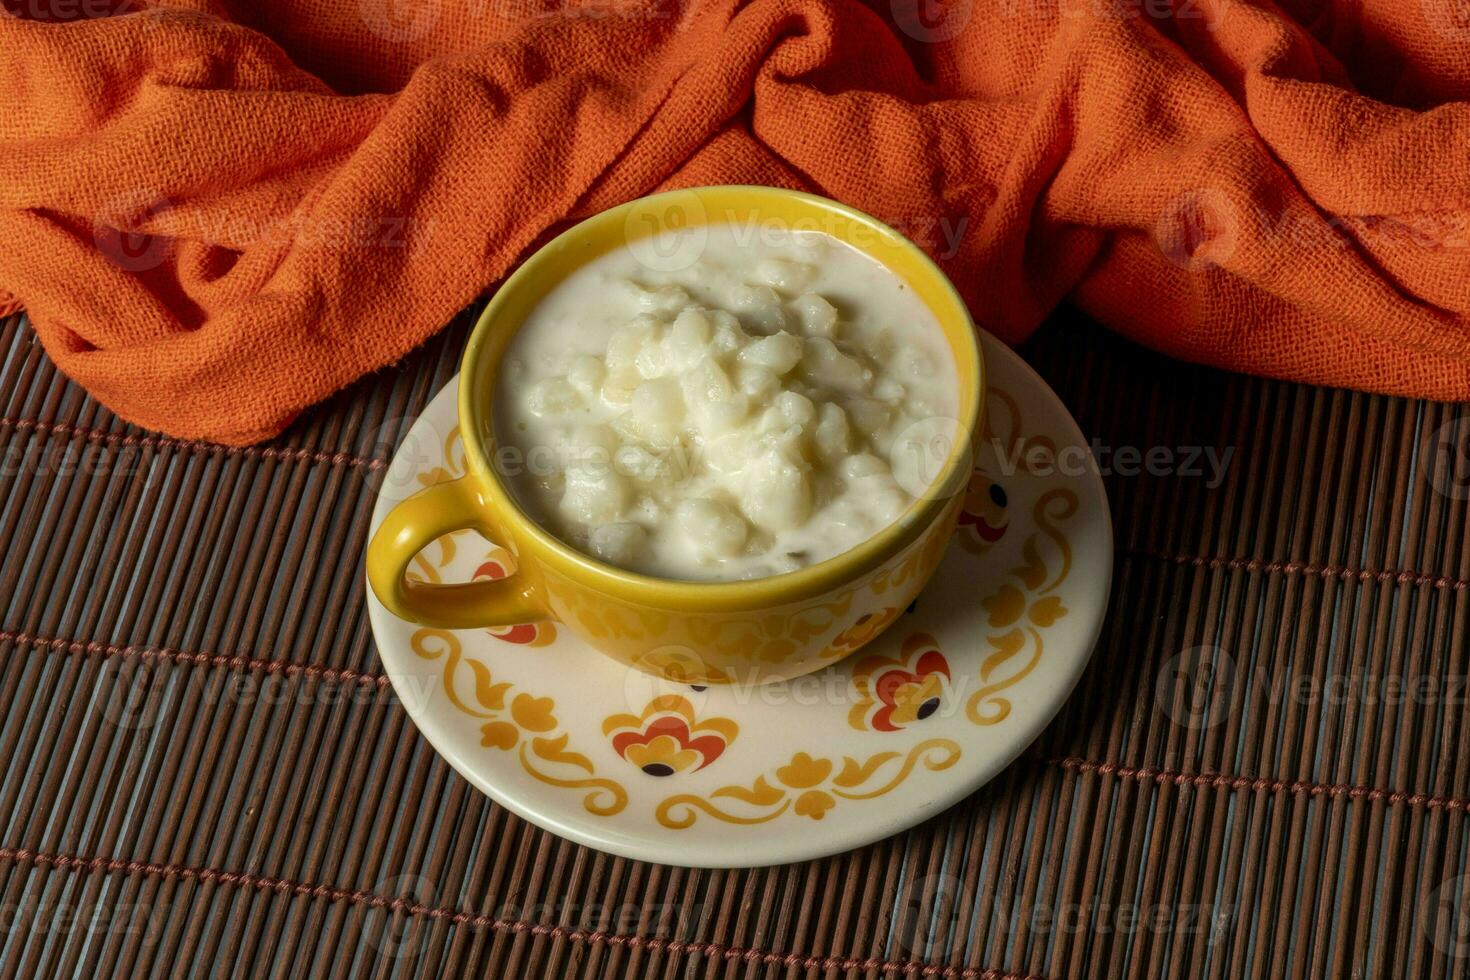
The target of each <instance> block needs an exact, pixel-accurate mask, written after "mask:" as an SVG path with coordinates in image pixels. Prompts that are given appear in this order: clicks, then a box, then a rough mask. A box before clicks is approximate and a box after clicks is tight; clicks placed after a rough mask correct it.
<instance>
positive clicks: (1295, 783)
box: [1043, 756, 1470, 810]
mask: <svg viewBox="0 0 1470 980" xmlns="http://www.w3.org/2000/svg"><path fill="white" fill-rule="evenodd" d="M1043 765H1051V766H1060V767H1061V768H1063V769H1069V770H1072V771H1073V772H1083V773H1100V774H1102V775H1106V776H1117V777H1118V778H1119V779H1136V780H1138V781H1139V782H1155V783H1173V784H1174V785H1175V786H1195V787H1210V788H1214V789H1220V788H1224V789H1232V790H1235V789H1249V790H1267V791H1269V792H1272V793H1282V792H1285V793H1292V794H1296V793H1306V794H1307V795H1308V796H1327V797H1332V798H1337V797H1347V798H1348V799H1351V800H1372V801H1375V802H1376V801H1379V800H1382V801H1383V802H1385V803H1387V804H1388V805H1389V806H1400V805H1403V806H1411V807H1412V806H1417V807H1424V808H1425V809H1427V810H1439V809H1444V810H1466V809H1470V799H1461V798H1460V797H1457V796H1430V795H1428V794H1427V793H1402V792H1397V791H1390V790H1386V789H1376V788H1374V787H1372V786H1354V785H1352V784H1350V783H1313V782H1308V781H1306V780H1302V779H1291V780H1287V779H1263V778H1261V777H1259V776H1227V775H1224V774H1223V773H1216V774H1212V773H1190V772H1179V771H1176V770H1173V769H1152V768H1148V767H1142V768H1135V767H1132V766H1120V765H1116V764H1114V763H1111V762H1093V761H1092V760H1090V759H1080V758H1078V757H1076V756H1068V757H1067V758H1064V759H1048V760H1046V761H1045V762H1044V763H1043Z"/></svg>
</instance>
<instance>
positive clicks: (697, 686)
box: [689, 684, 706, 691]
mask: <svg viewBox="0 0 1470 980" xmlns="http://www.w3.org/2000/svg"><path fill="white" fill-rule="evenodd" d="M705 688H706V685H704V684H690V685H689V689H690V690H691V691H703V690H705Z"/></svg>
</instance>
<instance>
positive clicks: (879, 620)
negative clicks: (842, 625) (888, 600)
mask: <svg viewBox="0 0 1470 980" xmlns="http://www.w3.org/2000/svg"><path fill="white" fill-rule="evenodd" d="M901 611H902V610H900V609H897V608H895V607H893V606H885V607H884V608H882V609H879V610H877V611H875V612H870V613H867V614H865V615H863V616H861V617H859V618H858V621H857V622H855V623H853V624H852V625H851V626H849V627H848V628H847V629H845V630H843V631H842V632H841V633H838V634H837V635H836V636H834V637H833V638H832V642H831V643H829V644H827V649H826V650H824V651H822V656H823V657H824V658H836V657H845V656H847V655H848V654H849V653H855V652H857V650H858V649H859V648H861V647H863V646H864V645H866V644H867V643H868V642H870V641H871V640H873V639H874V638H875V637H877V635H878V634H879V633H881V632H883V631H884V630H886V629H887V628H888V627H889V625H891V624H892V623H893V621H894V620H895V619H897V618H898V614H899V613H900V612H901Z"/></svg>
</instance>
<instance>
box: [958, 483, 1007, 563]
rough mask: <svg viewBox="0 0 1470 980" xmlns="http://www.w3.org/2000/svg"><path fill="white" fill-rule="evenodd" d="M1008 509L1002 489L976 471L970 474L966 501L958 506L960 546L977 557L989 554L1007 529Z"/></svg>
mask: <svg viewBox="0 0 1470 980" xmlns="http://www.w3.org/2000/svg"><path fill="white" fill-rule="evenodd" d="M1009 506H1010V499H1009V498H1008V497H1007V496H1006V491H1005V487H1003V486H1001V485H1000V484H999V483H996V482H995V481H994V480H992V479H991V478H990V477H988V476H986V475H985V474H984V473H981V472H980V471H979V470H976V471H975V472H973V473H971V474H970V485H969V487H968V488H967V489H966V490H965V501H964V503H962V504H961V505H960V516H959V522H958V523H959V535H960V544H961V545H963V546H964V547H965V548H966V549H967V550H969V551H973V552H976V553H977V554H984V553H985V552H987V551H989V550H990V546H991V545H993V544H995V542H997V541H999V540H1000V539H1001V538H1002V537H1003V536H1004V535H1005V533H1006V528H1007V527H1009V526H1010V523H1011V518H1010V514H1009V513H1008V508H1009Z"/></svg>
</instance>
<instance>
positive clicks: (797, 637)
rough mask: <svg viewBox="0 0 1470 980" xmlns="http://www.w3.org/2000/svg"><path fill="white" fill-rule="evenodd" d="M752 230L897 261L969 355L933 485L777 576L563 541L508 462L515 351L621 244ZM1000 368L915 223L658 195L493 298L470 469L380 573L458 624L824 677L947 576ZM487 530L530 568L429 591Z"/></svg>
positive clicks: (666, 258) (638, 663) (736, 195)
mask: <svg viewBox="0 0 1470 980" xmlns="http://www.w3.org/2000/svg"><path fill="white" fill-rule="evenodd" d="M730 222H733V223H736V224H739V225H742V226H745V227H748V228H749V229H750V231H751V233H753V234H781V233H787V234H789V233H790V232H793V231H804V230H805V231H821V232H825V233H827V234H830V235H833V236H835V237H836V238H838V239H840V240H842V241H844V242H847V243H848V244H850V245H853V246H855V247H856V248H858V249H860V250H861V251H863V252H865V253H867V254H868V255H870V256H872V257H873V258H875V259H877V260H878V261H879V262H881V263H882V264H883V265H885V266H886V267H888V268H889V269H890V270H892V271H893V272H894V273H895V274H896V275H897V276H898V277H899V278H900V279H901V280H902V281H903V282H904V283H906V284H907V286H908V287H909V288H910V289H912V290H913V291H914V292H915V294H917V295H918V296H919V298H920V299H922V300H923V301H924V303H925V304H926V305H927V306H928V307H929V308H930V310H932V311H933V313H934V315H935V317H936V318H937V319H938V321H939V324H940V326H941V327H942V328H943V330H944V334H945V337H946V338H947V339H948V341H949V346H950V349H951V351H952V353H953V355H954V367H955V372H956V376H957V378H958V393H959V399H958V406H959V412H958V417H957V419H955V420H951V421H952V432H951V435H950V438H949V439H948V441H947V444H946V446H945V447H944V449H943V451H942V452H940V453H939V454H937V455H938V459H939V460H941V461H940V462H939V463H938V465H937V475H936V476H935V479H934V482H933V484H932V486H931V489H930V491H929V492H928V493H927V494H925V495H924V496H923V497H922V498H920V499H918V500H916V501H915V502H914V503H913V505H912V506H910V507H909V509H908V510H907V511H906V512H905V513H904V514H903V515H902V516H901V517H900V518H899V519H898V520H897V521H896V522H895V523H893V524H891V525H889V526H888V527H887V528H885V529H884V530H882V531H880V532H879V533H878V534H877V535H875V536H874V537H872V538H870V539H868V540H867V541H865V542H863V543H862V544H861V545H859V546H858V547H856V548H853V549H852V550H851V551H847V552H845V553H843V554H840V555H838V556H836V557H835V558H830V559H828V560H827V561H823V562H819V563H818V564H815V565H812V566H809V567H807V568H803V569H800V570H799V571H795V572H789V573H786V574H783V575H774V576H771V577H769V578H761V579H753V580H749V581H741V582H684V581H671V580H668V579H659V578H652V577H649V576H646V575H640V574H636V573H634V572H629V571H625V570H623V569H620V568H615V567H613V566H611V565H606V564H604V563H602V562H600V561H597V560H596V559H594V558H592V557H590V556H588V555H585V554H583V553H582V552H580V551H577V550H576V549H574V548H572V547H571V546H570V545H567V544H565V543H564V542H562V541H560V540H558V539H557V538H555V537H554V536H552V535H551V534H550V533H549V532H548V531H546V530H545V529H543V528H542V527H540V526H539V525H537V524H536V523H534V522H533V521H532V520H531V519H530V518H528V517H527V516H526V514H525V513H524V512H522V511H521V509H520V508H519V507H518V506H517V505H516V503H515V501H514V499H513V498H512V496H511V494H510V493H509V491H508V490H507V489H506V487H505V485H504V484H503V483H501V481H500V480H499V479H498V478H497V476H496V474H495V472H494V469H493V467H492V460H493V459H494V458H495V456H494V452H495V435H494V429H493V425H492V418H491V412H492V407H493V398H492V393H493V392H494V390H495V384H496V375H497V370H498V368H499V366H500V359H501V355H502V354H503V353H504V351H505V349H506V346H507V344H508V343H509V341H510V339H511V337H512V336H513V335H514V334H515V332H516V330H518V329H519V328H520V326H521V324H522V323H523V322H524V321H525V319H526V316H527V314H528V313H529V312H530V310H531V308H532V307H533V306H535V305H536V303H537V302H538V301H539V300H540V299H541V298H542V297H543V296H544V295H545V294H546V293H547V292H548V291H549V290H550V289H551V288H552V287H553V286H555V285H556V284H557V283H558V282H559V281H560V280H561V279H562V278H563V277H565V276H566V275H567V274H568V273H569V272H571V271H572V270H573V269H575V268H577V267H578V266H579V265H581V264H582V263H584V262H587V261H588V260H590V259H593V258H596V257H597V256H599V255H603V254H605V253H607V252H609V251H611V250H613V249H616V248H621V247H624V246H628V247H630V248H634V249H637V250H639V253H638V257H639V259H640V261H645V262H646V263H647V264H649V265H651V266H653V267H655V268H657V267H659V266H660V265H662V266H663V267H664V268H671V267H674V265H676V264H677V263H679V262H681V261H687V260H691V259H689V257H688V256H687V255H685V256H682V257H681V255H680V254H678V250H677V249H676V250H674V251H672V252H665V251H661V245H662V243H666V242H667V241H668V239H667V238H664V239H659V238H656V237H653V236H655V235H656V234H657V233H658V232H660V231H665V230H676V229H685V228H689V229H693V231H692V232H691V233H690V234H686V235H684V236H682V238H681V239H680V240H681V241H682V242H683V243H684V244H683V247H686V248H687V247H693V248H695V249H697V247H698V239H699V236H698V234H697V230H698V228H699V227H701V226H704V225H715V224H722V223H730ZM983 388H984V370H983V366H982V363H981V359H980V350H979V346H978V344H977V342H976V339H975V332H974V328H973V326H972V325H971V323H970V318H969V315H968V313H967V312H966V310H965V306H964V303H963V302H962V301H961V300H960V297H959V295H958V294H957V293H956V292H955V290H954V287H953V286H952V285H951V284H950V283H949V281H948V280H947V279H946V278H945V277H944V274H943V273H942V272H940V271H939V269H938V268H937V267H936V266H935V265H934V263H932V262H931V261H930V260H929V259H928V257H926V256H925V255H924V253H923V252H922V251H920V250H919V249H918V248H917V247H916V246H914V245H913V244H912V243H911V242H909V241H908V240H907V239H905V238H904V237H903V236H902V235H900V234H899V233H898V232H896V231H894V230H893V229H892V228H889V227H888V226H887V225H884V224H882V223H880V222H878V221H876V220H874V219H873V218H870V217H868V216H867V215H865V214H862V213H861V212H858V211H855V210H853V209H852V208H848V207H845V206H843V205H841V204H837V203H836V202H833V201H829V200H826V199H824V198H820V197H814V196H812V195H810V194H802V193H798V192H795V191H787V190H780V189H776V188H770V187H740V186H727V187H702V188H694V189H690V190H683V191H671V192H668V193H664V194H655V195H653V196H651V197H646V198H641V199H639V200H636V201H631V202H629V203H627V204H624V205H622V206H620V207H616V208H613V209H612V210H609V211H604V212H603V213H601V214H599V215H596V216H595V217H592V218H589V219H587V220H586V221H583V222H582V223H581V224H579V225H577V226H576V227H574V228H572V229H570V230H569V231H567V232H565V233H564V234H562V235H560V236H559V237H557V238H556V239H555V240H553V241H551V242H550V243H548V244H547V245H546V246H545V247H544V248H542V249H541V250H540V251H538V252H537V253H536V254H535V255H533V256H531V258H530V259H528V260H527V261H526V262H525V263H524V264H523V265H522V266H521V267H520V268H519V269H517V270H516V271H515V273H514V274H513V275H511V277H510V278H509V279H507V280H506V281H505V283H504V284H503V285H502V286H501V287H500V289H499V291H498V292H496V294H495V296H494V298H493V299H492V300H491V301H490V303H489V304H488V305H487V306H486V307H485V312H484V313H483V314H481V316H480V320H479V322H478V323H477V324H476V325H475V329H474V332H473V333H472V334H471V335H470V340H469V344H468V345H467V346H466V348H465V352H464V360H463V362H462V364H461V366H460V387H459V422H460V430H461V434H462V437H463V441H464V449H465V459H466V462H467V475H465V476H463V477H460V478H459V479H457V480H453V481H450V482H447V483H441V484H438V485H437V486H433V487H430V488H429V489H427V490H424V491H422V492H420V493H417V494H415V495H414V496H412V497H409V498H408V499H406V500H404V501H403V502H401V503H400V504H398V506H396V507H395V508H393V510H392V511H391V512H390V513H389V514H388V516H387V518H386V519H384V521H383V523H382V525H381V526H380V527H379V528H378V531H377V533H376V534H375V535H374V536H373V539H372V542H371V543H370V544H369V546H368V554H367V571H368V580H369V582H370V583H371V584H372V588H373V591H374V592H375V593H376V594H377V596H378V598H379V600H381V601H382V603H383V605H384V606H386V607H387V608H388V609H389V610H391V611H392V612H393V613H394V614H396V615H398V616H400V617H402V618H404V619H407V620H411V621H413V622H417V623H423V624H425V625H429V626H438V627H443V628H447V629H467V628H472V627H487V626H505V625H510V624H515V623H528V622H536V621H539V620H544V619H555V620H557V621H558V622H560V623H562V624H564V625H565V626H566V627H567V628H568V629H570V630H571V631H572V632H573V633H575V634H577V635H578V636H580V637H581V638H582V639H584V640H585V641H586V642H587V643H589V644H590V645H592V646H593V647H595V648H597V649H598V650H600V651H601V652H603V653H604V654H607V655H608V656H610V657H613V658H615V659H617V660H620V661H623V662H624V663H627V664H629V665H632V666H634V667H637V668H640V669H642V670H645V671H648V672H650V673H653V674H658V675H661V676H663V677H665V678H667V679H669V680H674V681H679V682H684V683H694V684H718V683H735V682H739V683H748V682H763V681H771V680H784V679H787V678H791V677H797V676H799V675H801V674H805V673H808V672H810V671H813V670H816V669H818V668H820V667H822V666H824V665H825V664H828V663H830V662H832V661H833V660H836V659H838V658H840V657H843V656H846V655H847V654H849V653H852V652H853V651H855V650H857V649H858V648H859V647H861V646H862V645H863V644H865V643H867V642H868V641H869V640H871V639H873V638H874V637H875V636H877V635H878V634H879V633H880V632H882V630H883V629H884V627H886V626H887V625H888V624H889V623H891V622H892V621H893V620H894V619H896V618H897V617H898V615H899V614H900V613H901V612H902V611H903V610H904V608H905V607H906V606H907V605H908V604H909V603H910V602H911V601H912V600H913V599H914V597H915V596H916V595H917V594H918V592H919V590H920V589H921V588H922V587H923V586H924V583H925V582H927V581H928V579H929V577H930V576H931V575H932V574H933V572H934V569H935V567H936V566H937V565H938V563H939V559H940V557H941V556H942V555H943V553H944V549H945V545H946V544H947V543H948V542H949V539H950V537H951V536H952V535H953V532H954V526H955V519H956V517H957V515H958V511H959V507H960V504H961V501H962V499H963V493H962V491H963V489H964V487H965V484H966V482H967V481H968V478H969V471H970V465H971V459H972V443H973V440H974V439H975V436H976V433H977V431H978V426H979V413H980V405H981V402H982V398H981V396H982V392H983ZM463 528H473V529H475V530H477V531H479V532H480V533H481V534H483V535H484V536H485V537H486V538H487V539H489V540H490V541H493V542H495V543H496V544H499V545H501V546H503V547H504V548H505V549H506V550H507V551H509V552H510V554H511V555H512V556H513V558H514V562H515V570H514V572H513V573H512V574H511V575H510V576H509V577H507V578H504V579H500V580H498V581H479V582H471V583H463V584H457V585H445V584H429V583H425V582H416V581H410V580H408V579H407V578H406V577H405V574H404V573H405V571H406V569H407V568H408V565H409V562H411V561H412V560H413V557H414V556H415V555H416V554H417V553H418V551H419V549H421V548H423V547H424V546H425V545H427V544H429V543H430V542H432V541H433V540H434V539H436V538H438V537H439V536H440V535H443V534H446V533H448V532H450V531H455V530H459V529H463Z"/></svg>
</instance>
